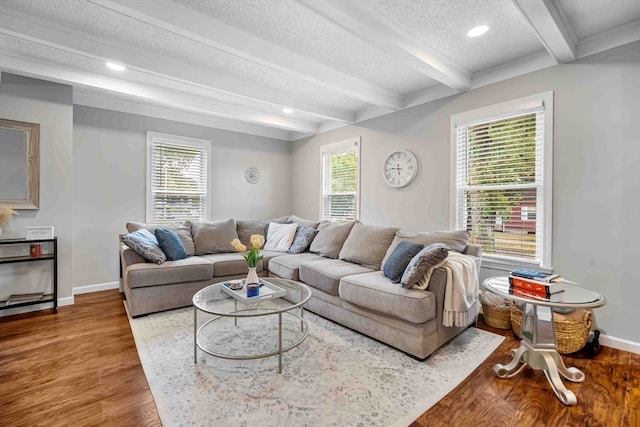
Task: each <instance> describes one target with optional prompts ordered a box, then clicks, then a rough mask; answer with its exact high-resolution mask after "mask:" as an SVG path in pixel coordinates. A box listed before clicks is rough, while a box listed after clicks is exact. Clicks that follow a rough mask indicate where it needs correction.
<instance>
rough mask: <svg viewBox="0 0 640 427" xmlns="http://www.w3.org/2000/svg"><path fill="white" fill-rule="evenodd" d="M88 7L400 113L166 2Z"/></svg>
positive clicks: (386, 101)
mask: <svg viewBox="0 0 640 427" xmlns="http://www.w3.org/2000/svg"><path fill="white" fill-rule="evenodd" d="M89 1H91V2H92V3H95V4H97V5H100V6H102V7H104V8H107V9H110V10H112V11H115V12H118V13H121V14H123V15H125V16H129V17H131V18H134V19H137V20H139V21H141V22H144V23H146V24H149V25H153V26H156V27H158V28H162V29H165V30H168V31H171V32H173V33H175V34H177V35H179V36H181V37H185V38H187V39H190V40H193V41H197V42H199V43H202V44H204V45H207V46H209V47H213V48H215V49H218V50H221V51H224V52H227V53H230V54H232V55H235V56H237V57H240V58H243V59H246V60H248V61H252V62H254V63H256V64H259V65H262V66H265V67H268V68H271V69H273V70H276V71H279V72H281V73H285V74H287V75H289V76H292V77H296V78H298V79H301V80H303V81H305V82H307V83H313V84H316V85H319V86H321V87H324V88H325V89H329V90H332V91H333V92H336V93H338V94H341V95H343V96H348V97H350V98H352V99H357V100H360V101H363V102H366V103H369V104H372V105H380V106H384V107H388V108H392V109H394V110H399V109H402V107H403V105H402V97H401V96H400V95H398V94H396V93H393V92H391V91H388V90H385V89H383V88H380V87H378V86H376V85H374V84H371V83H368V82H365V81H363V80H360V79H358V78H356V77H353V76H351V75H348V74H345V73H342V72H339V71H337V70H335V69H333V68H331V67H327V66H325V65H322V64H319V63H317V62H314V61H312V60H310V59H309V58H306V57H304V56H302V55H298V54H296V53H294V52H291V51H289V50H287V49H284V48H282V47H280V46H277V45H275V44H273V43H270V42H268V41H266V40H264V39H262V38H259V37H256V36H253V35H251V34H249V33H246V32H244V31H241V30H238V29H237V28H234V27H232V26H230V25H227V24H225V23H223V22H220V21H218V20H215V19H213V18H212V17H210V16H207V15H204V14H202V13H200V12H197V11H195V10H193V9H190V8H188V7H185V6H182V5H180V4H177V3H175V2H172V1H170V0H89Z"/></svg>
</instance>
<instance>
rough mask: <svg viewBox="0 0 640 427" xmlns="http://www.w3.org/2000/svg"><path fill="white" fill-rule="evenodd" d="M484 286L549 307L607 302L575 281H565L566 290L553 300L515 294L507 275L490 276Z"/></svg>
mask: <svg viewBox="0 0 640 427" xmlns="http://www.w3.org/2000/svg"><path fill="white" fill-rule="evenodd" d="M482 286H483V287H484V288H485V289H486V290H488V291H489V292H491V293H494V294H496V295H500V296H501V297H504V298H507V299H510V300H513V301H520V302H525V303H529V304H536V305H543V306H548V307H559V308H593V307H600V306H602V305H604V303H605V298H604V296H602V295H601V294H599V293H597V292H594V291H592V290H590V289H586V288H583V287H582V286H579V285H576V284H573V283H564V291H562V292H559V293H557V294H554V296H553V297H554V298H553V299H552V300H547V299H544V298H534V297H528V296H527V297H524V296H518V295H513V293H512V292H511V286H510V285H509V278H508V277H506V276H499V277H490V278H488V279H486V280H485V281H484V282H482Z"/></svg>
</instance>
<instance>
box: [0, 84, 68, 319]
mask: <svg viewBox="0 0 640 427" xmlns="http://www.w3.org/2000/svg"><path fill="white" fill-rule="evenodd" d="M72 97H73V92H72V88H71V87H70V86H66V85H60V84H56V83H50V82H45V81H41V80H35V79H30V78H26V77H20V76H15V75H11V74H5V73H3V74H2V82H1V83H0V117H1V118H3V119H9V120H18V121H23V122H30V123H39V124H40V209H38V210H21V211H19V212H18V215H17V216H14V219H13V221H12V222H11V224H10V225H9V227H8V228H7V230H6V233H7V236H5V237H9V235H13V236H15V237H24V235H25V227H28V226H44V225H46V226H49V225H52V226H54V229H55V234H56V236H57V237H58V251H59V262H58V266H59V270H58V278H59V280H58V292H59V294H58V295H59V297H60V298H65V297H70V296H71V284H72V283H73V271H72V268H71V257H72V246H73V245H72V220H71V218H72V212H73V198H72V192H73V170H72V164H71V163H72V142H73V139H72V136H73V131H72V127H73V106H72ZM24 249H25V251H26V253H25V254H28V253H29V248H28V246H26V247H25V248H24ZM51 269H52V264H51V263H50V262H48V261H40V262H37V263H23V264H5V265H0V299H4V298H6V297H7V296H8V295H10V294H11V293H22V292H34V291H40V290H42V286H49V283H50V282H51V280H50V277H51V276H50V275H51ZM15 310H18V309H12V310H5V311H4V312H2V314H3V315H4V314H10V313H12V312H14V311H15Z"/></svg>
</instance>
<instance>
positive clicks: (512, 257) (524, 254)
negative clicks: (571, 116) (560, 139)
mask: <svg viewBox="0 0 640 427" xmlns="http://www.w3.org/2000/svg"><path fill="white" fill-rule="evenodd" d="M552 122H553V93H552V92H548V93H544V94H540V95H535V96H531V97H527V98H522V99H518V100H514V101H510V102H506V103H503V104H499V105H495V106H492V107H487V108H483V109H478V110H473V111H469V112H466V113H460V114H455V115H453V116H452V117H451V127H452V129H451V135H452V137H451V142H452V145H453V147H452V148H453V149H452V150H451V152H452V155H453V165H454V166H453V173H454V174H455V176H454V180H453V184H454V195H453V200H454V204H455V206H454V207H453V210H452V211H453V215H454V218H453V221H454V226H455V228H456V229H466V230H469V232H470V233H471V239H470V241H471V242H472V243H475V244H479V245H481V246H482V249H483V254H486V255H487V260H488V261H489V265H491V264H492V263H491V261H493V262H494V263H496V264H501V263H504V264H510V265H513V264H524V265H529V266H536V267H539V268H543V269H544V268H550V267H551V200H552V198H551V192H552V182H553V181H552V176H551V175H552V152H553V149H552V143H553V141H552V138H553V123H552ZM493 267H494V268H496V266H495V265H494V266H493ZM505 269H509V267H505Z"/></svg>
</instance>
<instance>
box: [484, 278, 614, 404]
mask: <svg viewBox="0 0 640 427" xmlns="http://www.w3.org/2000/svg"><path fill="white" fill-rule="evenodd" d="M482 286H483V287H484V288H485V289H486V290H487V291H489V292H491V293H493V294H496V295H499V296H501V297H503V298H506V299H509V300H512V301H517V302H522V303H524V310H523V318H522V332H521V336H522V340H521V341H520V347H519V348H518V349H515V350H513V351H512V353H513V358H512V359H511V361H510V362H509V363H508V364H506V365H502V364H500V363H498V364H496V365H495V366H494V367H493V370H494V372H495V373H496V375H497V376H498V377H499V378H511V377H512V376H514V375H516V374H518V373H519V372H520V371H522V369H523V368H524V367H525V366H526V365H529V366H531V368H533V369H536V370H542V371H544V374H545V376H546V377H547V380H548V381H549V384H551V388H553V391H554V393H555V394H556V396H558V399H560V401H561V402H562V403H564V404H565V405H575V404H576V403H577V400H576V396H575V394H574V393H573V392H572V391H571V390H568V389H567V388H566V387H565V386H564V384H563V382H562V378H561V377H560V376H562V377H564V378H565V379H567V380H569V381H572V382H578V383H579V382H582V381H584V378H585V376H584V373H583V372H582V371H580V370H579V369H578V368H573V367H571V368H568V367H566V366H565V364H564V362H563V360H562V357H561V356H560V354H559V353H558V351H557V350H556V333H555V326H554V323H553V313H552V309H553V308H568V309H576V308H595V307H600V306H602V305H604V304H605V298H604V297H603V296H602V295H600V294H599V293H597V292H594V291H591V290H589V289H585V288H583V287H580V286H577V285H573V284H568V283H567V284H565V290H564V291H563V292H562V293H561V296H560V298H558V301H548V300H546V299H542V298H540V299H537V298H532V297H523V296H517V295H513V294H512V293H511V292H510V291H509V288H510V286H509V278H508V277H490V278H488V279H487V280H485V281H484V282H483V283H482Z"/></svg>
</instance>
